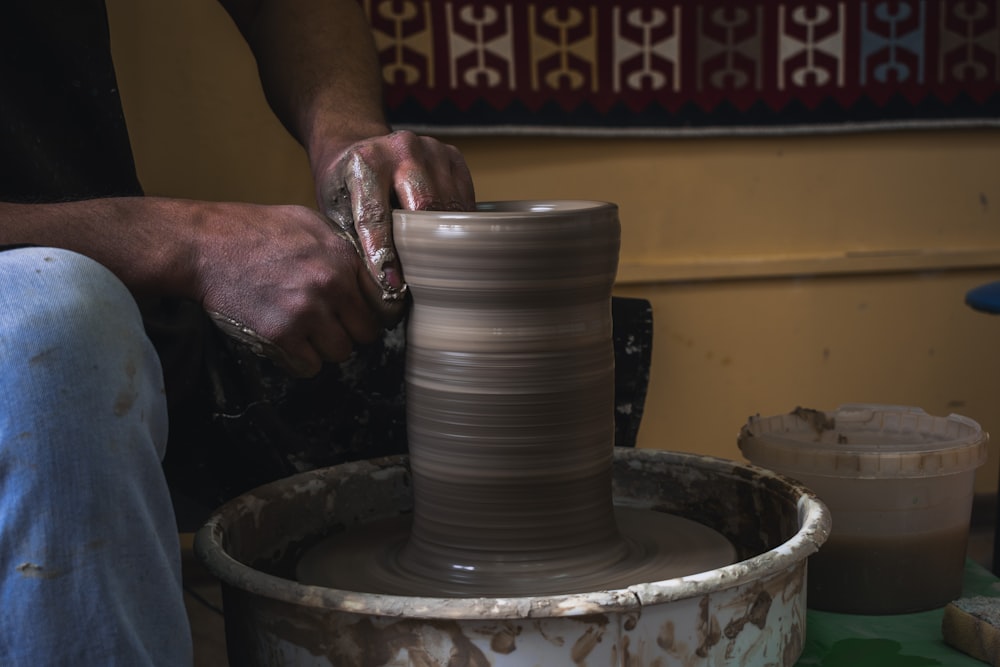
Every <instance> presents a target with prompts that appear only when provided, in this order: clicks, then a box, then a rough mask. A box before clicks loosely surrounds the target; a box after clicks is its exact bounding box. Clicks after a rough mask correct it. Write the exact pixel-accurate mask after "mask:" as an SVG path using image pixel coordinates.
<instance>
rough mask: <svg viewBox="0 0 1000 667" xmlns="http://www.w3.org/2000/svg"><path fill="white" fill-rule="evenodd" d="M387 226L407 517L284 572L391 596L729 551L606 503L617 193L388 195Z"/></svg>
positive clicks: (673, 569)
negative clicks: (405, 443)
mask: <svg viewBox="0 0 1000 667" xmlns="http://www.w3.org/2000/svg"><path fill="white" fill-rule="evenodd" d="M394 236H395V240H396V246H397V249H398V251H399V254H400V259H401V260H402V264H403V267H404V274H405V278H406V281H407V283H408V285H409V288H410V293H411V294H412V297H413V304H412V306H413V309H412V311H411V314H410V319H409V329H408V331H407V369H406V391H407V396H406V400H407V433H408V438H409V448H410V461H411V468H412V476H413V491H414V513H413V517H412V523H408V524H389V525H382V524H380V525H376V526H373V527H370V528H369V529H368V530H367V531H364V530H362V531H360V532H359V533H357V534H354V533H353V532H352V533H347V534H345V535H343V536H340V537H338V538H334V539H333V540H332V541H330V542H327V543H326V544H324V545H320V546H318V547H316V549H314V550H313V551H312V552H310V553H309V554H307V555H306V556H305V557H304V558H303V560H302V563H301V566H300V573H299V578H300V580H302V581H304V582H306V583H321V584H322V585H327V586H331V587H337V588H345V587H347V588H348V589H349V590H358V587H361V588H363V589H364V591H365V592H393V593H396V594H404V595H440V596H452V595H453V596H460V597H464V596H509V595H544V594H555V593H566V592H584V591H593V590H601V589H606V588H614V587H619V586H623V585H628V584H632V583H641V582H646V581H657V580H661V579H670V578H673V577H675V576H680V575H681V574H690V573H693V572H702V571H707V570H711V569H715V568H717V567H720V566H722V565H725V564H728V563H731V562H732V561H733V560H734V559H735V555H734V551H733V549H732V546H731V545H730V544H729V543H728V542H727V541H726V540H725V538H723V537H722V536H720V535H718V534H716V533H714V531H711V530H709V529H707V528H704V527H703V526H700V525H698V524H695V523H692V522H689V521H684V520H681V519H678V518H676V517H670V516H666V515H662V514H657V513H654V512H638V511H631V510H626V509H618V510H616V508H615V507H614V504H613V501H612V489H611V465H612V447H613V442H614V413H613V410H614V350H613V348H612V337H611V288H612V285H613V283H614V278H615V273H616V271H617V263H618V247H619V223H618V216H617V207H615V206H614V205H611V204H603V203H595V202H551V203H545V202H533V203H525V202H501V203H497V204H484V205H481V206H480V210H479V211H477V212H471V213H451V212H402V211H398V212H396V216H395V225H394ZM344 572H349V573H351V574H350V576H348V577H345V576H343V573H344Z"/></svg>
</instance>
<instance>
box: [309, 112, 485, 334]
mask: <svg viewBox="0 0 1000 667" xmlns="http://www.w3.org/2000/svg"><path fill="white" fill-rule="evenodd" d="M319 198H320V202H321V206H322V208H323V210H324V211H325V212H326V214H327V216H328V217H329V218H330V220H332V221H333V222H334V223H335V224H336V225H337V226H338V227H340V228H341V229H343V230H345V232H347V233H348V234H349V235H350V236H351V237H352V238H353V239H354V240H355V242H356V243H357V245H358V251H359V252H360V253H361V254H362V256H363V257H364V260H365V262H366V265H367V268H368V271H369V273H370V274H371V276H372V278H373V279H374V281H375V283H376V285H377V286H378V288H379V292H378V294H377V300H378V304H377V305H376V307H377V308H379V309H380V310H381V311H382V312H383V313H385V314H386V316H387V317H386V319H387V320H390V321H394V320H395V319H397V318H398V316H400V315H401V313H402V309H401V308H400V307H399V304H398V302H399V301H401V300H402V296H403V294H404V291H405V283H404V281H403V268H402V267H401V266H400V263H399V259H398V257H397V255H396V250H395V247H394V245H393V242H392V209H393V208H396V207H402V208H406V209H411V210H469V209H472V208H473V207H474V206H475V192H474V188H473V182H472V176H471V175H470V173H469V169H468V167H467V165H466V163H465V159H464V158H463V157H462V155H461V153H460V152H459V151H458V149H456V148H455V147H453V146H450V145H447V144H444V143H441V142H439V141H437V140H436V139H433V138H431V137H423V136H418V135H416V134H414V133H412V132H407V131H400V132H394V133H392V134H388V135H384V136H379V137H373V138H370V139H366V140H364V141H361V142H358V143H356V144H354V145H352V146H351V147H350V148H348V149H347V151H345V152H344V153H343V154H342V155H341V157H340V158H339V159H338V161H337V162H336V163H335V164H334V165H333V167H332V168H331V169H330V170H329V171H327V172H326V174H325V176H324V177H323V178H322V180H321V182H320V184H319Z"/></svg>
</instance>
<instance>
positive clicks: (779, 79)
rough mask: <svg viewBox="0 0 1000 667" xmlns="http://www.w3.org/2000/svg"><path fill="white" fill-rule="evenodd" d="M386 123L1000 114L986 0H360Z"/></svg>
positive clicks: (961, 119) (938, 121) (733, 126)
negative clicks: (373, 46)
mask: <svg viewBox="0 0 1000 667" xmlns="http://www.w3.org/2000/svg"><path fill="white" fill-rule="evenodd" d="M359 1H360V2H361V4H362V6H363V7H364V9H365V11H366V13H367V15H368V18H369V22H370V23H371V26H372V28H373V31H374V34H375V39H376V44H377V47H378V52H379V57H380V59H381V65H382V73H383V78H384V83H385V85H386V103H387V108H388V113H389V117H390V121H391V122H392V123H393V124H394V125H395V126H413V127H419V128H430V129H433V130H435V131H437V132H456V133H463V132H464V133H548V134H559V133H569V134H609V135H622V134H650V135H656V134H685V133H689V134H697V133H702V134H739V133H767V132H772V133H796V132H798V133H804V132H832V131H850V130H862V129H880V128H901V127H940V126H968V125H996V124H1000V0H863V1H858V0H840V1H836V0H785V1H781V2H777V1H773V0H657V1H655V2H654V1H652V0H584V1H581V0H531V1H529V0H447V1H444V0H359Z"/></svg>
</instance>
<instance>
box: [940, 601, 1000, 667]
mask: <svg viewBox="0 0 1000 667" xmlns="http://www.w3.org/2000/svg"><path fill="white" fill-rule="evenodd" d="M941 634H942V635H943V636H944V640H945V642H947V643H948V644H950V645H951V646H953V647H954V648H956V649H958V650H959V651H962V652H963V653H967V654H969V655H971V656H972V657H973V658H977V659H979V660H982V661H984V662H987V663H989V664H990V665H993V667H1000V598H990V597H983V596H976V597H967V598H959V599H957V600H955V601H954V602H950V603H948V604H947V605H946V606H945V608H944V617H943V618H942V619H941Z"/></svg>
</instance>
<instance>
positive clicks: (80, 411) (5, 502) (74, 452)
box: [0, 248, 192, 667]
mask: <svg viewBox="0 0 1000 667" xmlns="http://www.w3.org/2000/svg"><path fill="white" fill-rule="evenodd" d="M166 441H167V415H166V401H165V397H164V391H163V379H162V373H161V370H160V363H159V360H158V359H157V357H156V353H155V352H154V350H153V348H152V345H151V344H150V343H149V340H148V339H147V338H146V336H145V333H144V331H143V326H142V321H141V319H140V316H139V311H138V308H137V306H136V304H135V302H134V301H133V299H132V296H131V294H130V293H129V292H128V290H127V289H126V288H125V286H124V285H123V284H122V283H121V282H120V281H119V280H118V279H117V278H116V277H115V276H114V275H113V274H112V273H111V272H110V271H108V270H107V269H105V268H104V267H103V266H101V265H100V264H97V263H96V262H94V261H93V260H90V259H88V258H86V257H83V256H82V255H78V254H75V253H72V252H68V251H64V250H54V249H50V248H22V249H16V250H8V251H5V252H0V664H2V665H11V666H20V665H24V666H30V667H37V666H39V665H74V666H75V665H84V666H85V665H100V666H105V665H123V666H128V667H133V666H139V665H190V664H191V662H192V648H191V639H190V629H189V627H188V621H187V615H186V613H185V609H184V602H183V595H182V592H181V574H180V548H179V544H178V537H177V527H176V523H175V520H174V513H173V508H172V506H171V503H170V496H169V493H168V490H167V486H166V482H165V481H164V478H163V472H162V470H161V466H160V461H161V459H162V457H163V454H164V449H165V446H166Z"/></svg>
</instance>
